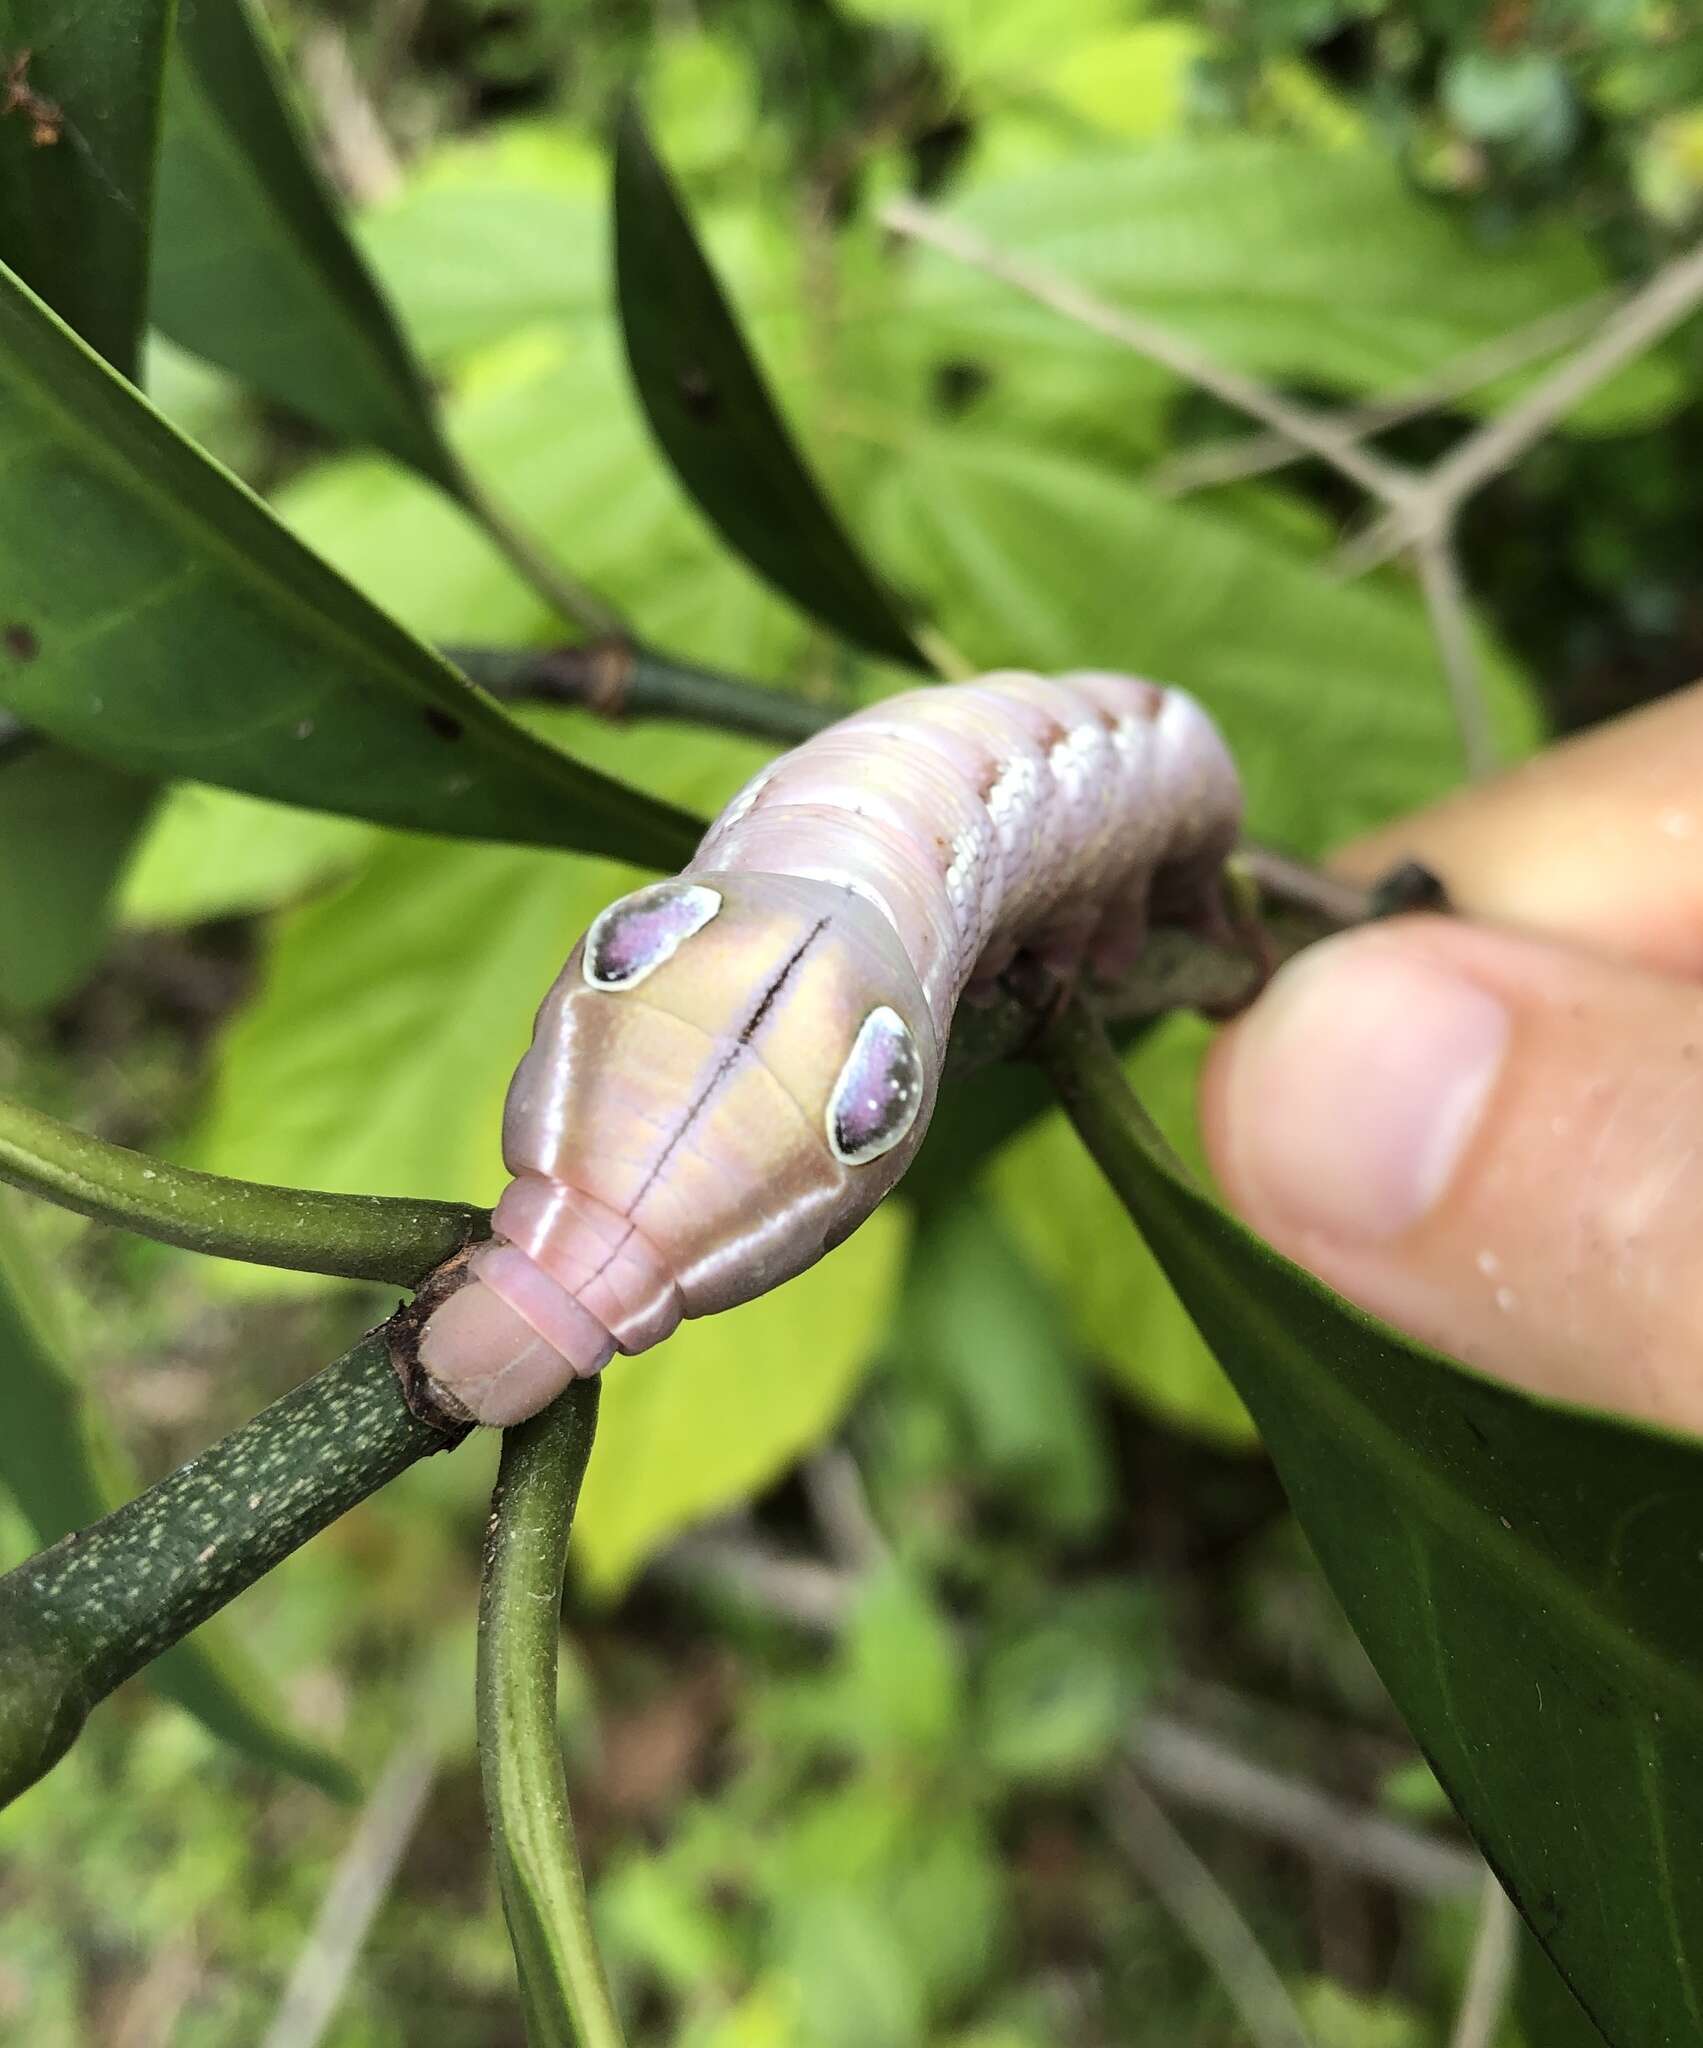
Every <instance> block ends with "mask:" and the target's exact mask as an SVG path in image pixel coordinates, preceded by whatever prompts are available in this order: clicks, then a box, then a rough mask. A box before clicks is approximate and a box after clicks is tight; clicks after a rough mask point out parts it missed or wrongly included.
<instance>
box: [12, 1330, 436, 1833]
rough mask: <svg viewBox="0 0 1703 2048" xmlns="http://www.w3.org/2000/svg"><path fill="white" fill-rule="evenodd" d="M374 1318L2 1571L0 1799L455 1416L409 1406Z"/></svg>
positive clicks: (32, 1777) (428, 1446)
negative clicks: (224, 1426)
mask: <svg viewBox="0 0 1703 2048" xmlns="http://www.w3.org/2000/svg"><path fill="white" fill-rule="evenodd" d="M386 1339H387V1328H386V1327H385V1326H381V1327H380V1328H379V1329H377V1330H374V1331H371V1332H369V1333H368V1335H367V1336H365V1337H363V1338H362V1340H361V1341H360V1343H359V1344H357V1345H356V1346H355V1348H354V1349H353V1350H352V1351H349V1352H346V1353H345V1354H344V1356H343V1357H342V1358H340V1359H338V1360H337V1361H336V1362H335V1363H334V1364H332V1365H328V1366H326V1367H325V1368H324V1370H323V1371H321V1372H318V1373H316V1374H315V1375H314V1377H313V1378H312V1379H310V1380H308V1381H306V1382H305V1383H304V1384H303V1385H302V1386H299V1387H295V1388H293V1389H292V1390H291V1391H290V1392H289V1393H288V1394H286V1395H285V1396H284V1397H283V1399H282V1400H279V1401H274V1402H273V1404H272V1406H271V1407H270V1408H267V1409H264V1410H263V1411H262V1412H261V1413H260V1414H259V1415H257V1416H256V1417H255V1418H254V1420H253V1421H252V1422H249V1423H245V1424H244V1425H243V1427H242V1428H241V1429H238V1430H235V1431H233V1432H232V1433H231V1435H229V1436H227V1437H225V1438H224V1439H222V1441H220V1442H219V1443H216V1444H214V1445H213V1446H212V1448H211V1449H210V1450H206V1451H203V1452H202V1454H201V1455H200V1457H198V1458H194V1459H191V1461H190V1462H189V1463H188V1464H187V1465H184V1466H182V1467H180V1468H179V1469H178V1470H177V1471H176V1472H174V1473H172V1474H171V1475H170V1476H169V1477H168V1478H165V1479H162V1480H161V1481H160V1482H159V1484H158V1485H156V1486H150V1487H149V1488H148V1490H147V1492H145V1493H143V1494H139V1495H138V1496H137V1498H136V1499H135V1500H132V1501H128V1502H126V1504H125V1505H124V1506H123V1507H121V1508H116V1509H114V1511H113V1512H112V1513H111V1514H110V1515H105V1516H103V1517H102V1518H101V1520H100V1521H98V1522H95V1523H93V1524H92V1525H91V1526H90V1527H89V1528H87V1529H84V1530H81V1531H80V1532H78V1533H76V1534H74V1535H70V1536H66V1537H64V1538H62V1540H61V1541H59V1542H58V1543H55V1544H53V1545H52V1546H51V1547H50V1548H48V1549H47V1550H44V1551H42V1552H40V1553H39V1554H38V1555H37V1556H35V1557H32V1558H30V1559H28V1560H27V1562H25V1563H24V1564H21V1565H19V1566H18V1567H17V1569H16V1570H15V1571H11V1572H8V1573H7V1574H6V1575H5V1576H4V1578H0V1804H4V1803H5V1802H6V1801H7V1800H10V1799H14V1798H16V1796H17V1795H18V1793H20V1792H22V1791H23V1790H24V1789H25V1788H26V1787H27V1786H30V1785H33V1784H34V1783H35V1781H36V1779H38V1778H39V1777H40V1776H41V1775H42V1774H43V1772H44V1771H46V1770H48V1769H49V1768H50V1767H51V1766H52V1765H53V1764H55V1763H57V1762H58V1761H59V1759H60V1757H61V1756H63V1755H64V1753H65V1751H66V1750H67V1749H68V1748H69V1747H70V1745H71V1743H72V1741H73V1740H74V1739H75V1737H76V1735H77V1733H78V1731H79V1730H80V1729H81V1728H82V1725H83V1723H84V1721H85V1720H86V1719H87V1717H88V1714H89V1712H90V1710H91V1708H93V1707H94V1706H95V1705H97V1704H98V1703H99V1702H100V1701H101V1700H103V1699H105V1697H106V1696H107V1694H108V1693H110V1692H111V1691H112V1690H113V1688H114V1687H115V1686H118V1685H121V1684H122V1683H123V1682H124V1680H125V1679H127V1678H130V1677H132V1676H134V1674H135V1673H136V1672H138V1671H140V1670H141V1669H142V1667H143V1666H144V1665H145V1664H147V1663H148V1662H150V1661H151V1660H152V1659H153V1658H155V1657H157V1656H158V1655H159V1654H160V1652H161V1651H162V1650H164V1649H166V1648H168V1647H169V1646H170V1645H171V1644H173V1643H175V1642H177V1641H179V1640H180V1639H181V1638H182V1637H183V1636H185V1635H187V1634H188V1633H189V1631H190V1630H191V1629H192V1628H194V1627H196V1626H197V1625H198V1624H199V1623H201V1622H203V1621H205V1620H206V1619H207V1617H208V1616H209V1615H210V1614H214V1613H216V1612H217V1611H218V1610H219V1609H220V1608H221V1607H223V1606H224V1605H225V1604H226V1603H227V1602H228V1601H230V1600H233V1599H235V1597H236V1596H237V1594H238V1593H240V1592H242V1591H244V1590H245V1588H247V1587H249V1586H252V1585H253V1584H254V1582H255V1580H256V1579H259V1578H262V1577H264V1576H265V1574H266V1573H267V1572H269V1571H270V1570H271V1569H272V1567H273V1566H274V1565H276V1564H278V1563H279V1562H281V1560H282V1559H284V1558H286V1557H287V1556H288V1555H289V1554H290V1552H291V1551H292V1550H296V1549H298V1548H299V1547H300V1546H301V1545H302V1544H303V1543H305V1542H306V1541H307V1540H308V1538H309V1537H310V1536H313V1535H317V1534H318V1532H319V1531H320V1530H321V1529H323V1528H325V1527H326V1526H327V1524H328V1523H331V1522H334V1521H335V1520H336V1519H337V1517H338V1516H339V1515H341V1514H344V1513H346V1512H347V1511H348V1510H349V1509H350V1508H352V1507H353V1506H355V1504H356V1503H357V1502H358V1501H362V1500H365V1499H366V1497H367V1495H368V1494H370V1493H373V1492H375V1491H376V1490H377V1489H378V1488H379V1487H381V1486H383V1485H384V1484H385V1483H386V1482H387V1481H388V1480H391V1479H394V1478H395V1477H396V1475H397V1473H399V1472H401V1471H403V1470H405V1469H406V1468H407V1467H408V1466H409V1465H412V1464H413V1463H414V1462H415V1461H416V1460H417V1459H419V1458H423V1457H425V1456H427V1455H428V1454H429V1453H431V1452H433V1451H443V1450H450V1449H452V1448H453V1447H454V1446H455V1445H456V1444H457V1443H459V1442H460V1441H461V1436H462V1435H464V1434H465V1431H461V1432H446V1431H445V1430H443V1429H440V1428H437V1427H434V1426H433V1425H432V1424H431V1423H429V1422H425V1421H423V1420H421V1419H420V1418H419V1417H418V1416H416V1415H414V1414H412V1413H411V1412H410V1410H409V1409H408V1407H407V1405H406V1404H405V1403H404V1401H403V1398H402V1391H401V1387H400V1385H399V1383H398V1381H397V1378H396V1373H395V1371H394V1369H393V1367H392V1365H391V1361H390V1355H389V1347H388V1344H387V1341H386Z"/></svg>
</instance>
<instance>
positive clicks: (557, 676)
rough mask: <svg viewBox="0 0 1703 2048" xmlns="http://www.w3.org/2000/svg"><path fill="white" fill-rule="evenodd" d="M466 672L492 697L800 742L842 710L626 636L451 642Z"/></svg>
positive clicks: (786, 743) (792, 743)
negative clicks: (537, 642) (541, 643)
mask: <svg viewBox="0 0 1703 2048" xmlns="http://www.w3.org/2000/svg"><path fill="white" fill-rule="evenodd" d="M445 652H446V653H447V655H448V656H449V658H450V660H451V661H453V662H454V663H455V664H456V665H457V667H459V668H460V669H461V671H462V673H463V674H464V675H466V676H468V677H470V678H471V680H472V681H474V682H476V683H477V684H479V686H480V687H481V688H482V689H486V690H489V691H490V692H491V694H492V696H494V697H504V698H509V699H522V700H528V701H530V702H533V703H540V704H577V705H579V706H581V707H582V708H583V709H585V710H588V711H595V712H598V713H600V714H601V715H602V716H603V717H605V718H668V719H677V720H679V721H680V722H681V723H682V724H687V725H709V726H714V727H715V728H716V729H717V730H718V731H720V732H737V733H745V734H747V735H749V736H750V737H751V738H753V739H760V740H775V741H778V742H779V743H780V745H782V746H784V747H796V746H797V745H798V744H799V743H800V741H802V740H807V739H809V738H810V737H811V735H812V734H813V733H818V732H820V731H821V730H822V728H823V727H824V726H827V725H832V724H833V722H834V720H835V719H836V718H838V717H839V716H841V713H840V712H838V711H834V710H830V709H828V708H827V707H825V706H823V705H819V704H807V703H806V702H805V700H804V699H803V698H802V697H794V696H791V695H789V694H788V693H787V692H786V691H785V690H767V689H764V688H763V686H762V684H760V683H748V682H746V681H744V680H743V679H742V678H741V677H739V676H728V675H722V674H721V673H720V672H719V671H717V670H715V669H705V668H694V667H692V666H691V665H690V664H689V663H685V662H678V661H671V660H670V659H669V657H668V656H667V655H665V654H658V653H656V652H655V651H654V650H653V649H651V648H648V647H638V646H635V645H634V644H633V642H632V641H630V640H627V639H625V638H623V637H621V636H620V635H610V636H608V637H605V638H603V639H599V640H585V641H581V642H580V643H579V644H578V645H576V646H572V647H537V648H507V647H450V648H446V649H445Z"/></svg>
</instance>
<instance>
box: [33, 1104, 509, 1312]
mask: <svg viewBox="0 0 1703 2048" xmlns="http://www.w3.org/2000/svg"><path fill="white" fill-rule="evenodd" d="M0 1180H7V1181H10V1182H11V1183H12V1185H13V1186H14V1187H18V1188H23V1189H25V1190H26V1191H27V1192H28V1193H30V1194H33V1195H42V1196H44V1197H45V1198H46V1199H47V1200H48V1201H50V1202H57V1203H58V1204H59V1205H60V1207H61V1208H65V1209H75V1210H76V1211H77V1212H78V1213H79V1214H80V1215H83V1216H93V1217H95V1218H96V1219H97V1220H98V1221H100V1222H102V1223H116V1224H119V1225H121V1226H122V1227H123V1228H124V1229H126V1230H134V1231H136V1232H138V1233H139V1234H140V1235H141V1236H143V1237H153V1238H158V1239H160V1241H161V1242H162V1243H165V1244H176V1245H182V1246H184V1247H185V1248H186V1249H187V1250H189V1251H192V1252H211V1253H213V1254H215V1255H216V1256H217V1257H219V1258H223V1259H242V1260H245V1261H246V1262H247V1263H249V1264H250V1265H256V1266H288V1267H291V1268H293V1269H295V1270H297V1271H301V1272H307V1273H333V1274H338V1275H341V1276H342V1277H344V1278H346V1279H351V1280H382V1281H384V1282H385V1283H387V1284H388V1285H390V1286H394V1287H412V1286H414V1285H415V1283H416V1282H417V1281H418V1280H419V1279H420V1278H421V1276H422V1275H423V1274H425V1273H427V1272H429V1271H430V1270H431V1269H432V1267H434V1266H436V1265H438V1264H439V1263H440V1262H441V1261H443V1260H444V1259H447V1258H448V1257H449V1256H450V1254H451V1253H452V1252H454V1251H458V1250H459V1249H460V1247H461V1246H462V1245H464V1244H466V1243H467V1242H468V1241H469V1239H471V1238H475V1237H484V1236H485V1235H486V1234H487V1232H488V1230H489V1227H490V1226H489V1221H488V1219H487V1217H486V1215H485V1212H484V1211H483V1210H481V1209H474V1208H471V1207H469V1206H467V1205H466V1204H465V1203H461V1202H424V1201H419V1202H417V1201H404V1200H397V1199H394V1198H392V1197H389V1196H384V1195H328V1194H320V1193H317V1192H316V1191H315V1190H313V1189H311V1188H275V1187H266V1186H263V1185H262V1184H261V1183H260V1182H258V1181H247V1180H227V1179H225V1178H224V1177H223V1175H221V1174H216V1173H195V1172H192V1171H191V1170H190V1169H189V1168H187V1167H182V1166H171V1165H168V1164H167V1162H166V1161H165V1160H163V1159H150V1158H149V1157H148V1155H147V1154H146V1153H145V1152H132V1151H130V1150H128V1149H127V1148H126V1147H125V1146H123V1145H109V1144H108V1143H107V1142H106V1141H105V1140H104V1139H102V1138H91V1137H90V1136H89V1135H88V1133H87V1132H85V1131H79V1130H74V1129H73V1128H72V1126H71V1125H70V1124H63V1123H61V1122H60V1121H59V1120H58V1118H57V1117H51V1116H47V1115H45V1114H43V1112H42V1111H41V1110H39V1109H30V1108H28V1107H26V1105H25V1104H23V1103H21V1102H13V1101H10V1100H9V1099H7V1098H6V1097H5V1096H0Z"/></svg>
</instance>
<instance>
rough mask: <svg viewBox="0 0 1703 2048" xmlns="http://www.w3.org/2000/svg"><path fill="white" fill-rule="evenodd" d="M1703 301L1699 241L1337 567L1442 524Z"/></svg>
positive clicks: (1375, 559)
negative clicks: (1581, 401) (1575, 407)
mask: <svg viewBox="0 0 1703 2048" xmlns="http://www.w3.org/2000/svg"><path fill="white" fill-rule="evenodd" d="M1700 304H1703V242H1700V243H1698V244H1697V246H1696V247H1695V248H1693V249H1688V250H1686V251H1685V252H1684V253H1683V254H1681V255H1679V256H1676V257H1674V258H1673V260H1672V261H1671V262H1670V263H1666V264H1664V265H1663V266H1662V268H1661V269H1660V270H1658V271H1657V272H1656V274H1655V276H1654V277H1652V278H1651V279H1650V280H1649V282H1648V283H1647V284H1645V285H1644V286H1643V287H1642V288H1641V289H1640V290H1638V291H1636V292H1634V293H1633V294H1632V296H1631V297H1630V298H1629V299H1625V300H1623V301H1622V302H1621V304H1620V305H1619V306H1617V307H1616V308H1615V310H1614V312H1613V313H1612V314H1611V315H1610V316H1609V318H1608V319H1607V320H1605V321H1604V322H1603V324H1602V326H1601V327H1599V328H1598V329H1597V331H1596V333H1595V334H1594V335H1592V337H1591V339H1590V340H1589V341H1587V342H1586V343H1585V345H1584V346H1583V347H1582V348H1580V349H1577V350H1575V351H1574V353H1573V354H1572V355H1570V356H1568V357H1567V358H1566V360H1565V361H1564V362H1562V363H1560V364H1559V365H1558V366H1557V367H1556V369H1555V370H1554V371H1553V372H1552V373H1551V375H1549V376H1548V377H1546V378H1544V380H1543V381H1542V383H1540V384H1538V385H1537V386H1536V387H1535V388H1534V389H1533V390H1531V391H1528V392H1527V393H1526V395H1525V397H1524V398H1522V399H1520V400H1518V401H1517V402H1516V403H1515V404H1513V405H1511V406H1510V407H1509V408H1508V410H1507V411H1506V412H1504V413H1500V414H1498V415H1497V417H1496V418H1495V419H1493V420H1487V421H1486V422H1485V424H1484V425H1483V426H1482V427H1480V428H1479V429H1478V431H1477V432H1476V433H1474V434H1470V435H1468V437H1467V438H1466V440H1464V441H1463V442H1462V443H1461V445H1460V446H1459V447H1458V448H1457V449H1455V451H1454V452H1453V454H1451V455H1447V456H1445V457H1444V459H1443V460H1442V461H1441V462H1439V463H1438V464H1437V465H1436V467H1435V468H1433V469H1432V470H1430V471H1429V472H1428V473H1427V474H1426V475H1425V476H1424V477H1422V478H1420V479H1419V481H1418V485H1417V488H1416V489H1415V490H1414V492H1413V493H1412V494H1411V497H1410V499H1409V502H1408V503H1407V504H1406V505H1405V506H1404V507H1402V508H1401V509H1400V510H1399V511H1396V512H1393V513H1391V514H1388V515H1386V516H1385V517H1384V518H1382V519H1379V520H1377V521H1376V522H1374V524H1373V525H1372V526H1370V527H1368V528H1367V530H1366V531H1365V532H1364V533H1363V534H1361V535H1360V536H1359V537H1358V538H1357V539H1355V540H1353V541H1351V542H1349V544H1348V545H1347V546H1346V547H1345V548H1343V549H1342V551H1341V552H1340V554H1339V555H1338V557H1337V568H1338V570H1339V571H1340V573H1341V574H1343V575H1345V576H1350V575H1359V574H1361V573H1363V572H1364V571H1365V570H1368V569H1373V568H1376V567H1377V565H1378V564H1379V563H1380V562H1383V561H1387V560H1388V559H1389V557H1390V556H1391V555H1393V554H1395V553H1397V552H1398V551H1399V550H1400V549H1401V548H1402V547H1403V546H1404V545H1405V544H1406V543H1407V542H1408V541H1410V540H1413V539H1415V538H1416V537H1418V536H1419V535H1421V534H1424V533H1428V532H1435V531H1439V530H1441V529H1443V528H1445V527H1447V525H1448V524H1449V522H1450V521H1451V520H1452V519H1453V517H1454V515H1455V513H1456V512H1458V511H1459V509H1460V507H1461V506H1462V505H1463V504H1465V502H1466V500H1467V499H1468V498H1470V497H1471V496H1472V494H1473V493H1474V492H1475V491H1477V490H1479V489H1480V488H1481V487H1482V486H1483V485H1485V484H1487V483H1488V482H1489V481H1490V480H1491V478H1492V477H1496V476H1500V475H1501V474H1502V473H1503V472H1504V471H1505V470H1507V469H1510V468H1511V467H1512V466H1513V465H1514V464H1515V463H1516V462H1517V461H1518V460H1519V459H1520V457H1521V456H1522V455H1524V454H1525V453H1526V451H1527V450H1528V449H1530V448H1531V447H1533V446H1534V445H1535V443H1537V442H1538V441H1541V440H1542V439H1543V437H1544V435H1545V434H1547V433H1548V432H1549V430H1550V428H1551V427H1552V426H1554V424H1555V423H1556V421H1557V420H1559V419H1561V418H1563V417H1564V416H1565V415H1566V414H1567V413H1569V412H1571V411H1572V409H1573V407H1574V406H1576V405H1577V404H1578V403H1579V401H1580V400H1581V399H1582V398H1585V397H1586V396H1588V395H1589V393H1591V392H1592V391H1594V390H1595V389H1596V388H1597V386H1598V385H1599V384H1603V383H1606V382H1607V380H1608V379H1609V378H1610V377H1612V376H1613V375H1614V374H1615V372H1616V371H1617V370H1622V369H1624V368H1625V367H1626V365H1627V364H1628V363H1630V362H1633V361H1635V360H1636V358H1637V357H1639V356H1641V355H1642V354H1644V352H1645V351H1646V350H1647V349H1650V348H1652V347H1654V345H1655V344H1656V343H1657V342H1658V341H1660V340H1661V339H1662V337H1663V336H1664V335H1666V334H1668V333H1670V332H1671V331H1672V330H1673V329H1674V328H1675V327H1677V326H1678V325H1679V324H1680V322H1681V321H1682V320H1684V319H1686V318H1687V317H1688V316H1689V315H1690V314H1691V313H1693V312H1695V311H1696V310H1697V307H1698V306H1699V305H1700Z"/></svg>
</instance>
